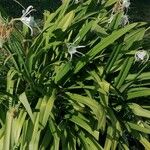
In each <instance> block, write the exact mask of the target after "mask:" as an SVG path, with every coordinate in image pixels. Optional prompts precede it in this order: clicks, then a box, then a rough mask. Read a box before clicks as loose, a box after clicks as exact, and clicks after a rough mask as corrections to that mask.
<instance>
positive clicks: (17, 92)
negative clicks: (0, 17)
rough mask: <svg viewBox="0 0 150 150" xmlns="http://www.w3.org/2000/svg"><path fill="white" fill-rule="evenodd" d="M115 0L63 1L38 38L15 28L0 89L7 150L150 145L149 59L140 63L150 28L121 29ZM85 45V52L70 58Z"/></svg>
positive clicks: (0, 132)
mask: <svg viewBox="0 0 150 150" xmlns="http://www.w3.org/2000/svg"><path fill="white" fill-rule="evenodd" d="M116 1H117V0H108V1H106V2H105V1H96V0H86V1H84V2H83V3H82V4H73V3H72V2H71V1H70V0H64V1H63V4H62V5H61V6H60V7H59V8H58V9H57V10H56V11H55V12H53V13H51V12H49V11H45V12H44V19H43V22H44V23H43V27H42V31H41V32H39V31H36V32H35V35H34V36H33V37H31V36H30V35H29V32H28V30H27V29H26V28H25V27H23V28H22V29H20V30H18V29H17V28H16V29H14V30H15V31H14V32H13V33H12V35H11V37H10V39H9V40H8V41H7V42H6V43H4V45H3V46H4V48H5V50H7V51H8V53H9V55H10V56H9V59H8V60H7V61H11V63H12V67H10V69H9V71H8V73H7V87H6V90H5V91H4V90H3V91H1V93H0V100H1V105H0V114H1V115H0V126H1V128H0V147H1V148H3V149H4V150H10V149H21V150H26V149H29V150H33V149H34V150H45V149H51V150H59V149H63V150H76V149H85V150H91V149H94V150H102V149H104V150H109V149H111V150H115V149H125V150H128V149H130V148H131V147H132V146H133V145H132V141H134V142H135V143H136V144H135V145H138V147H145V149H150V143H149V134H150V120H149V118H150V105H149V98H148V96H149V95H150V89H149V82H148V81H149V80H150V72H148V71H147V70H148V69H147V68H148V67H149V61H147V62H135V60H134V54H135V52H136V51H138V49H139V48H140V47H141V46H142V42H143V40H142V39H143V36H144V34H145V31H146V27H145V23H132V24H128V25H125V26H124V27H122V25H121V21H122V13H123V12H122V11H120V12H117V13H116V14H115V15H114V18H113V20H112V21H111V22H109V21H110V17H111V13H110V10H111V8H112V6H113V5H114V4H115V3H116ZM38 32H39V33H38ZM68 44H69V46H68ZM79 45H80V46H81V45H82V46H85V47H81V48H80V49H78V51H80V52H82V53H83V55H79V56H76V54H77V53H73V57H72V59H71V58H70V54H69V53H68V52H69V50H77V49H76V47H77V46H79ZM70 46H71V47H70Z"/></svg>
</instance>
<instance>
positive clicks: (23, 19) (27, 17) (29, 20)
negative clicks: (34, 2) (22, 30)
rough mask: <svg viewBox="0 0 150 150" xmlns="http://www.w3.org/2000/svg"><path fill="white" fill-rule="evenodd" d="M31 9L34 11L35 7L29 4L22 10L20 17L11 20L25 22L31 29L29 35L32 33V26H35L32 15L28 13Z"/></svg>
mask: <svg viewBox="0 0 150 150" xmlns="http://www.w3.org/2000/svg"><path fill="white" fill-rule="evenodd" d="M32 11H35V9H33V6H29V7H28V8H27V9H25V10H23V11H22V16H21V17H20V18H15V19H12V22H14V21H21V22H22V23H23V24H25V25H26V26H27V27H28V28H29V29H30V30H31V35H33V29H32V27H34V26H35V21H34V17H32V16H31V15H30V13H31V12H32Z"/></svg>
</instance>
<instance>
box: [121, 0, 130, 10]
mask: <svg viewBox="0 0 150 150" xmlns="http://www.w3.org/2000/svg"><path fill="white" fill-rule="evenodd" d="M122 6H123V8H127V9H128V8H129V6H130V0H123V3H122Z"/></svg>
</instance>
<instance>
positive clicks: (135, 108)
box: [128, 103, 150, 118]
mask: <svg viewBox="0 0 150 150" xmlns="http://www.w3.org/2000/svg"><path fill="white" fill-rule="evenodd" d="M128 106H129V108H130V109H131V110H132V112H133V113H134V114H135V115H137V116H141V117H144V118H150V111H149V110H146V109H143V108H142V107H141V106H140V105H138V104H136V103H130V104H128Z"/></svg>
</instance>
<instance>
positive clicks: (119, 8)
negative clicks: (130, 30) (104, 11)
mask: <svg viewBox="0 0 150 150" xmlns="http://www.w3.org/2000/svg"><path fill="white" fill-rule="evenodd" d="M129 6H130V0H119V1H118V2H117V3H116V4H115V6H114V7H113V9H112V13H111V17H110V19H109V21H108V23H111V22H112V20H113V18H114V16H115V13H118V12H123V15H122V19H121V22H120V24H121V25H122V26H125V25H126V24H128V23H129V18H128V15H127V12H128V9H129Z"/></svg>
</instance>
